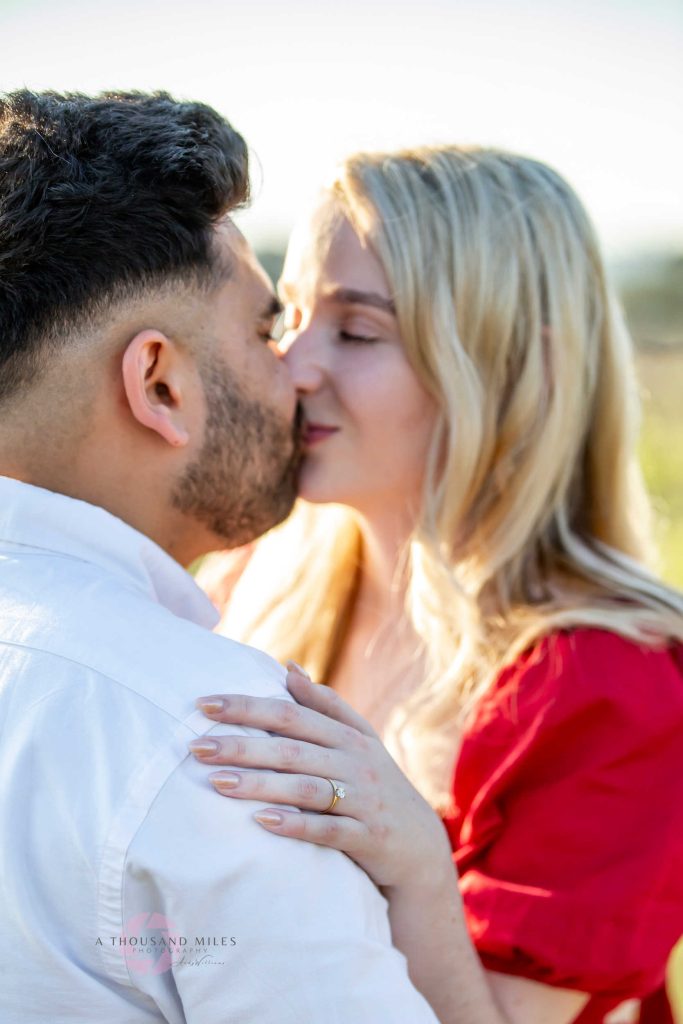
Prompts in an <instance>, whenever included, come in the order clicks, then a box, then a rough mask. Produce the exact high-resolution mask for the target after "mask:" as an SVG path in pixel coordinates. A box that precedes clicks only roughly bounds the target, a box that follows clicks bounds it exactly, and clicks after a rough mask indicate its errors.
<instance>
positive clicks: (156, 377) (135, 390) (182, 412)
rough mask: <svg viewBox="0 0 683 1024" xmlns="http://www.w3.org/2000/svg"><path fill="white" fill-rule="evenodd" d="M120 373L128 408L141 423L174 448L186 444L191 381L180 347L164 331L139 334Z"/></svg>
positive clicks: (131, 345) (126, 354)
mask: <svg viewBox="0 0 683 1024" xmlns="http://www.w3.org/2000/svg"><path fill="white" fill-rule="evenodd" d="M121 370H122V375H123V389H124V391H125V394H126V398H127V400H128V405H129V406H130V411H131V412H132V414H133V416H134V417H135V419H136V420H137V421H138V423H141V424H142V426H143V427H148V428H149V429H150V430H154V431H156V433H157V434H159V435H160V436H161V437H163V439H164V440H165V441H167V442H168V444H170V445H173V447H174V448H181V447H182V446H183V445H186V444H187V442H188V441H189V439H190V435H189V433H188V430H187V424H186V414H187V387H188V384H189V381H188V379H187V376H186V363H185V360H184V359H183V357H182V356H181V354H180V352H179V350H178V347H177V346H176V345H175V344H174V343H173V342H172V341H170V340H169V339H168V338H167V337H166V335H165V334H162V332H161V331H156V330H146V331H140V333H139V334H136V335H135V337H134V338H133V339H132V341H131V342H130V343H129V345H128V347H127V348H126V351H125V352H124V354H123V361H122V365H121Z"/></svg>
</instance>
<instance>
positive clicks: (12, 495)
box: [0, 476, 220, 629]
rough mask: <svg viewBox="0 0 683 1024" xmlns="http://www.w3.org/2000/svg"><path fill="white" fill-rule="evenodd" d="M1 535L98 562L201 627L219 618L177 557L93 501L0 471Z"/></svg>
mask: <svg viewBox="0 0 683 1024" xmlns="http://www.w3.org/2000/svg"><path fill="white" fill-rule="evenodd" d="M1 541H8V542H10V543H11V544H20V545H22V546H24V547H30V548H34V549H39V550H42V551H50V552H53V553H56V554H60V555H65V556H67V557H69V558H76V559H79V560H80V561H83V562H90V563H93V564H95V565H99V566H101V567H102V568H103V569H105V570H106V571H107V572H109V573H113V574H115V575H117V576H119V577H123V578H125V579H126V580H127V581H128V582H129V583H133V585H134V586H135V587H136V588H137V589H139V590H142V591H144V593H146V594H147V595H148V596H149V597H150V598H151V599H152V600H154V601H157V602H158V603H159V604H162V605H164V607H166V608H168V609H169V611H171V612H173V614H174V615H179V616H180V617H181V618H183V619H189V620H190V621H191V622H195V623H197V625H200V626H204V627H205V628H206V629H213V627H214V626H215V625H216V623H217V622H218V620H219V618H220V616H219V614H218V612H217V611H216V608H215V607H214V605H213V604H212V603H211V601H210V600H209V598H208V597H207V596H206V594H205V593H204V591H203V590H201V589H200V588H199V587H198V586H197V584H196V583H195V582H194V580H193V579H192V577H191V576H190V574H189V573H188V572H186V571H185V569H183V567H182V566H181V565H179V564H178V562H176V561H175V560H174V559H173V558H171V556H170V555H167V554H166V552H165V551H163V550H162V549H161V548H160V547H159V546H158V544H155V543H154V541H152V540H150V539H149V537H145V535H144V534H142V533H140V532H139V531H138V530H135V529H134V528H133V527H132V526H129V525H128V523H124V522H123V520H122V519H119V518H117V516H114V515H112V514H111V513H110V512H107V511H106V510H105V509H103V508H99V507H98V506H97V505H90V504H89V503H88V502H85V501H79V500H78V499H76V498H68V497H67V496H66V495H64V494H55V493H54V492H53V491H47V490H45V489H44V488H42V487H34V486H33V485H32V484H26V483H23V482H21V481H20V480H13V479H10V478H9V477H5V476H0V542H1Z"/></svg>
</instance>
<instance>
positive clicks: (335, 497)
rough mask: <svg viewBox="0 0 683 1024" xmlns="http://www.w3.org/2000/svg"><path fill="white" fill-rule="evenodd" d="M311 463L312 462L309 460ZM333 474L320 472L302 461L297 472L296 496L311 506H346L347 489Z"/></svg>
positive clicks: (309, 463) (319, 469) (317, 467)
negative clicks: (308, 502)
mask: <svg viewBox="0 0 683 1024" xmlns="http://www.w3.org/2000/svg"><path fill="white" fill-rule="evenodd" d="M311 461H312V460H311ZM340 484H341V481H340V479H339V478H338V476H337V475H336V474H335V473H332V472H327V471H323V470H321V468H320V467H319V466H314V465H311V462H309V461H308V460H306V459H304V461H303V464H302V466H301V469H300V470H299V481H298V488H297V494H298V497H300V498H302V499H303V500H304V501H310V502H311V504H313V505H317V504H341V505H345V504H348V492H347V489H346V488H344V487H342V486H340Z"/></svg>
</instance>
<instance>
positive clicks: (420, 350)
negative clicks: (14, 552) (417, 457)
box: [227, 146, 683, 807]
mask: <svg viewBox="0 0 683 1024" xmlns="http://www.w3.org/2000/svg"><path fill="white" fill-rule="evenodd" d="M327 195H328V201H329V203H330V204H331V206H332V207H333V208H334V209H336V210H337V211H338V212H339V213H340V214H341V215H343V216H344V217H346V218H347V219H348V220H349V221H350V223H351V224H352V226H353V228H354V230H355V231H356V232H357V234H358V235H359V236H360V237H361V238H362V239H363V240H365V241H366V242H367V243H368V244H369V245H370V246H371V247H372V248H373V250H374V251H375V253H376V254H377V256H378V257H379V259H380V261H381V262H382V264H383V267H384V270H385V273H386V276H387V279H388V281H389V283H390V286H391V289H392V292H393V297H394V302H395V306H396V310H397V317H398V324H399V330H400V334H401V338H402V341H403V344H404V346H405V351H406V354H407V358H408V359H409V361H410V363H411V365H412V367H413V369H414V371H415V373H416V374H417V376H418V377H419V379H420V380H421V381H422V383H423V384H424V385H425V387H426V388H427V389H428V390H429V391H430V392H431V393H432V394H433V395H434V396H435V397H436V399H437V402H438V404H439V407H440V416H439V421H438V424H437V427H436V430H435V434H434V437H433V442H432V447H431V453H430V456H429V459H428V464H427V466H426V472H425V483H424V493H423V497H422V512H421V516H420V519H419V522H418V523H417V524H416V527H415V531H414V534H413V536H412V539H411V542H410V547H409V553H408V554H409V559H408V564H409V577H410V582H409V588H408V598H407V609H408V613H409V615H410V617H411V619H412V622H413V624H414V627H415V629H416V631H417V634H418V636H419V637H420V638H421V640H422V642H423V648H424V655H425V658H426V663H427V673H426V677H425V679H424V682H423V683H422V685H421V686H420V687H419V688H418V690H417V691H416V692H415V693H414V694H413V695H412V696H411V698H410V699H409V700H408V701H407V702H405V703H404V704H403V705H402V706H400V707H398V708H396V709H395V712H394V714H393V717H392V719H391V721H390V724H389V728H388V730H387V734H386V735H385V740H387V742H388V743H389V746H390V749H392V750H393V752H394V753H395V755H396V756H397V757H398V759H399V760H400V761H401V762H402V764H403V766H404V768H405V769H406V771H407V772H408V773H409V775H410V776H411V777H412V778H413V780H414V781H415V782H416V784H417V785H418V786H419V788H420V789H421V790H422V792H423V793H424V795H425V796H427V798H428V799H430V800H431V801H432V803H433V804H434V805H435V806H439V807H444V806H445V805H446V804H447V794H448V788H449V785H448V784H449V781H450V778H449V776H450V773H451V772H452V768H453V757H454V750H455V747H454V742H455V737H456V735H457V731H458V729H459V727H460V725H461V722H462V717H463V714H465V713H466V712H467V710H468V709H470V708H471V707H472V706H473V704H474V702H476V700H477V698H478V697H479V696H480V695H481V693H482V692H483V690H485V688H486V687H487V686H488V685H489V684H490V683H491V681H492V680H493V679H494V678H495V676H496V674H497V673H498V672H499V671H500V670H501V668H502V667H503V666H504V665H505V664H507V663H509V662H510V661H512V660H513V659H514V658H515V657H517V656H518V655H519V654H520V653H521V652H522V651H524V650H525V649H527V648H528V647H529V646H530V645H532V644H533V643H534V641H536V640H538V639H539V638H540V637H541V636H543V635H544V634H547V633H549V632H551V631H556V630H562V629H568V628H573V627H577V626H593V627H599V628H603V629H607V630H612V631H614V632H616V633H619V634H621V635H623V636H625V637H628V638H630V639H632V640H634V641H636V642H638V643H642V644H646V645H654V644H661V643H663V642H666V641H667V639H669V638H677V639H680V640H683V617H682V615H683V600H682V599H681V596H680V595H679V594H678V593H677V592H675V591H674V590H672V589H670V588H668V587H666V586H665V585H664V584H663V583H661V582H659V581H658V580H657V579H656V578H655V577H654V576H653V575H651V574H650V573H649V572H648V571H647V570H646V569H645V568H644V564H645V563H646V562H647V560H648V556H649V554H650V552H649V550H648V543H649V509H648V502H647V499H646V495H645V490H644V487H643V484H642V480H641V476H640V472H639V469H638V466H637V462H636V458H635V440H636V428H637V409H638V402H637V390H636V382H635V376H634V368H633V358H632V351H631V343H630V339H629V336H628V333H627V330H626V328H625V325H624V323H623V321H622V318H621V315H620V312H619V310H618V308H617V305H616V302H615V299H614V296H613V294H612V292H611V290H610V288H609V286H608V283H607V280H606V275H605V269H604V265H603V261H602V258H601V254H600V251H599V246H598V243H597V240H596V237H595V234H594V231H593V228H592V226H591V224H590V222H589V220H588V217H587V215H586V213H585V211H584V209H583V207H582V205H581V203H580V202H579V200H578V198H577V197H576V195H575V194H574V192H573V191H572V190H571V189H570V187H569V186H568V185H567V183H566V182H565V181H564V180H563V179H562V178H561V177H560V176H559V175H558V174H557V173H556V172H555V171H553V170H551V169H550V168H548V167H546V166H545V165H544V164H542V163H539V162H537V161H536V160H532V159H528V158H526V157H521V156H516V155H512V154H509V153H505V152H499V151H495V150H487V149H471V148H462V147H455V146H444V147H433V148H432V147H430V148H424V149H414V150H407V151H403V152H398V153H389V154H366V153H361V154H357V155H355V156H352V157H350V158H349V159H347V160H346V161H345V162H344V163H343V165H342V166H341V168H340V169H339V171H338V173H337V175H336V177H335V179H334V181H333V182H332V184H331V185H330V186H329V189H328V191H327ZM361 560H362V549H361V537H360V532H359V529H358V526H357V524H356V519H355V516H354V513H353V511H352V510H349V509H345V508H342V507H339V506H312V505H308V504H306V503H304V502H298V504H297V507H296V509H295V511H294V512H293V514H292V515H291V516H290V519H289V520H288V521H287V522H286V523H285V524H283V525H282V526H281V527H279V528H277V529H276V530H273V531H271V533H270V534H269V535H267V536H266V537H265V538H264V539H263V540H262V541H261V542H259V544H258V545H257V548H256V552H255V555H254V557H253V558H252V560H251V562H250V565H249V567H248V569H247V571H246V572H245V573H244V575H243V576H242V578H241V580H240V582H239V584H238V585H237V587H236V590H235V592H234V600H233V601H232V602H231V604H230V614H229V617H228V620H227V621H228V629H229V632H230V634H231V635H233V636H235V635H236V636H238V637H239V638H240V639H244V640H247V641H248V642H250V643H253V644H255V645H257V646H260V647H263V648H265V649H266V650H268V651H270V652H271V653H272V654H274V655H275V657H277V658H279V659H282V660H284V659H285V658H288V657H293V658H295V659H296V660H297V661H299V662H300V663H302V664H303V665H305V666H306V667H307V668H308V669H309V671H310V672H311V673H312V675H313V676H314V677H315V678H318V679H321V680H324V679H325V677H326V674H327V672H328V669H329V666H330V663H331V660H332V657H333V654H334V651H335V649H336V647H337V645H338V644H339V643H340V641H343V632H344V625H345V622H346V620H347V617H348V613H349V609H350V605H351V602H352V601H353V594H354V581H355V580H356V576H357V572H358V568H359V564H360V561H361Z"/></svg>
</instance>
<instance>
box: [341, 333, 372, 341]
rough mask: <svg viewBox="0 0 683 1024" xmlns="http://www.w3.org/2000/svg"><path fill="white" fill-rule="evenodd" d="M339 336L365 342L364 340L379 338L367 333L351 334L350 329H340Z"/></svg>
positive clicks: (345, 339) (346, 339)
mask: <svg viewBox="0 0 683 1024" xmlns="http://www.w3.org/2000/svg"><path fill="white" fill-rule="evenodd" d="M339 337H340V338H342V339H343V340H344V341H358V342H363V341H377V340H378V339H377V338H376V337H375V336H371V335H366V334H349V332H348V331H340V332H339Z"/></svg>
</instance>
